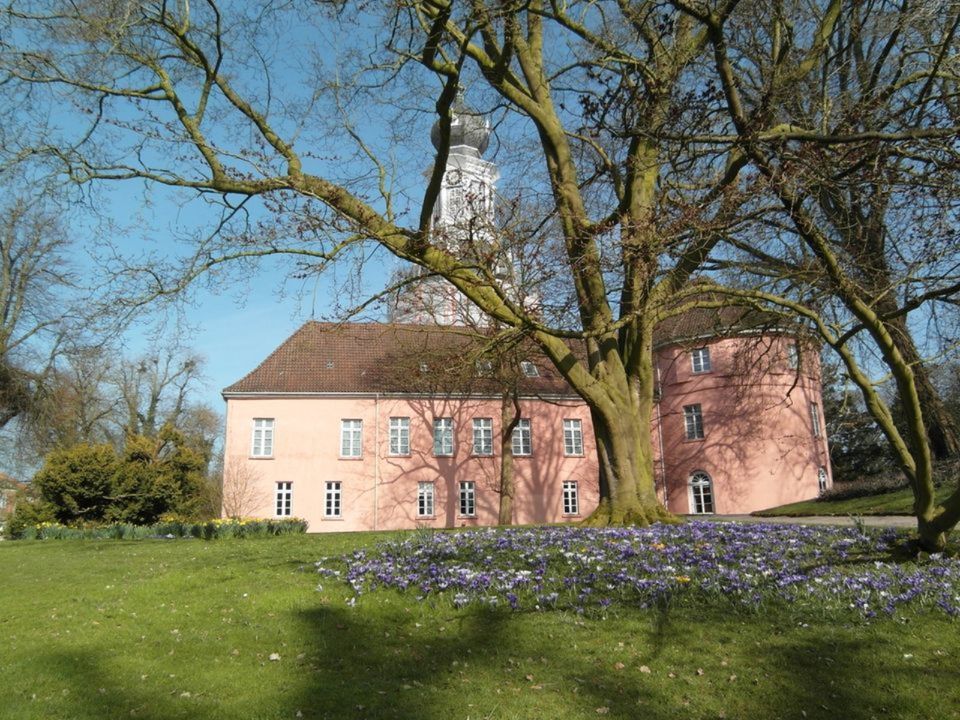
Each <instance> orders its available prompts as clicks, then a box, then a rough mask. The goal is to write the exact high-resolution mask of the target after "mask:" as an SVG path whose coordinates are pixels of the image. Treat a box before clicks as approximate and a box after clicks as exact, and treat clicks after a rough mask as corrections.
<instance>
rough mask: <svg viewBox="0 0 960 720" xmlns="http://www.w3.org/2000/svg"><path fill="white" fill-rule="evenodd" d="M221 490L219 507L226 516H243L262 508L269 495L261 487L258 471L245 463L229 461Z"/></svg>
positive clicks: (224, 471)
mask: <svg viewBox="0 0 960 720" xmlns="http://www.w3.org/2000/svg"><path fill="white" fill-rule="evenodd" d="M222 480H223V481H222V484H221V485H220V492H219V496H220V497H219V507H220V510H221V512H222V513H223V516H224V517H228V518H242V517H249V516H252V515H253V514H254V513H255V512H256V511H258V510H260V509H261V508H262V507H263V505H264V504H265V502H266V501H267V499H268V497H267V494H266V493H265V492H264V491H263V489H262V488H261V487H260V477H259V475H258V474H257V471H256V470H254V469H253V468H251V467H250V466H249V465H247V464H244V463H227V464H226V465H225V466H224V468H223V479H222Z"/></svg>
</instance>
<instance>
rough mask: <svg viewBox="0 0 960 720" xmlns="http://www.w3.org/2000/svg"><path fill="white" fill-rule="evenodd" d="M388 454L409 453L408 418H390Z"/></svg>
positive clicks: (399, 454) (400, 454)
mask: <svg viewBox="0 0 960 720" xmlns="http://www.w3.org/2000/svg"><path fill="white" fill-rule="evenodd" d="M389 434H390V448H389V453H390V455H394V456H402V455H409V454H410V418H408V417H392V418H390V433H389Z"/></svg>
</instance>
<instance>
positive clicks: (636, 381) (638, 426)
mask: <svg viewBox="0 0 960 720" xmlns="http://www.w3.org/2000/svg"><path fill="white" fill-rule="evenodd" d="M624 380H625V382H622V383H620V382H617V381H616V379H613V378H608V381H607V383H606V385H607V388H606V389H607V392H606V393H605V397H604V401H603V402H599V403H590V405H591V407H590V411H591V416H592V419H593V430H594V436H595V438H596V442H597V455H598V457H599V461H600V478H601V486H600V505H599V507H598V508H597V509H596V511H594V512H593V513H592V514H591V515H590V517H588V518H587V519H586V520H584V523H585V524H587V525H628V524H633V525H648V524H650V523H653V522H657V521H674V520H675V519H676V518H675V517H674V516H673V515H672V514H671V513H669V512H668V511H667V509H666V508H665V507H664V506H663V504H662V503H661V502H660V499H659V498H658V497H657V490H656V475H655V472H654V463H653V439H652V434H651V428H650V420H651V417H652V415H653V356H652V352H650V349H649V343H645V344H644V348H643V349H642V350H641V352H640V357H638V367H637V369H636V373H635V374H634V375H633V377H629V376H628V377H626V378H625V379H624ZM588 402H590V401H589V400H588Z"/></svg>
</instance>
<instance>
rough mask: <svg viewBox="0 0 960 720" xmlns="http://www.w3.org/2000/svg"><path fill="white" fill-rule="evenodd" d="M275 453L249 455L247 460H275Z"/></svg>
mask: <svg viewBox="0 0 960 720" xmlns="http://www.w3.org/2000/svg"><path fill="white" fill-rule="evenodd" d="M273 457H274V456H273V455H248V456H247V460H273Z"/></svg>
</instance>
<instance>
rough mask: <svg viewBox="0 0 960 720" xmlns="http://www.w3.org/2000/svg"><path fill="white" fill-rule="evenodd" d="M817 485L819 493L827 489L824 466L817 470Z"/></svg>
mask: <svg viewBox="0 0 960 720" xmlns="http://www.w3.org/2000/svg"><path fill="white" fill-rule="evenodd" d="M817 487H818V488H819V489H820V492H821V493H825V492H826V491H827V469H826V468H825V467H822V468H820V469H819V470H817Z"/></svg>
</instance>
